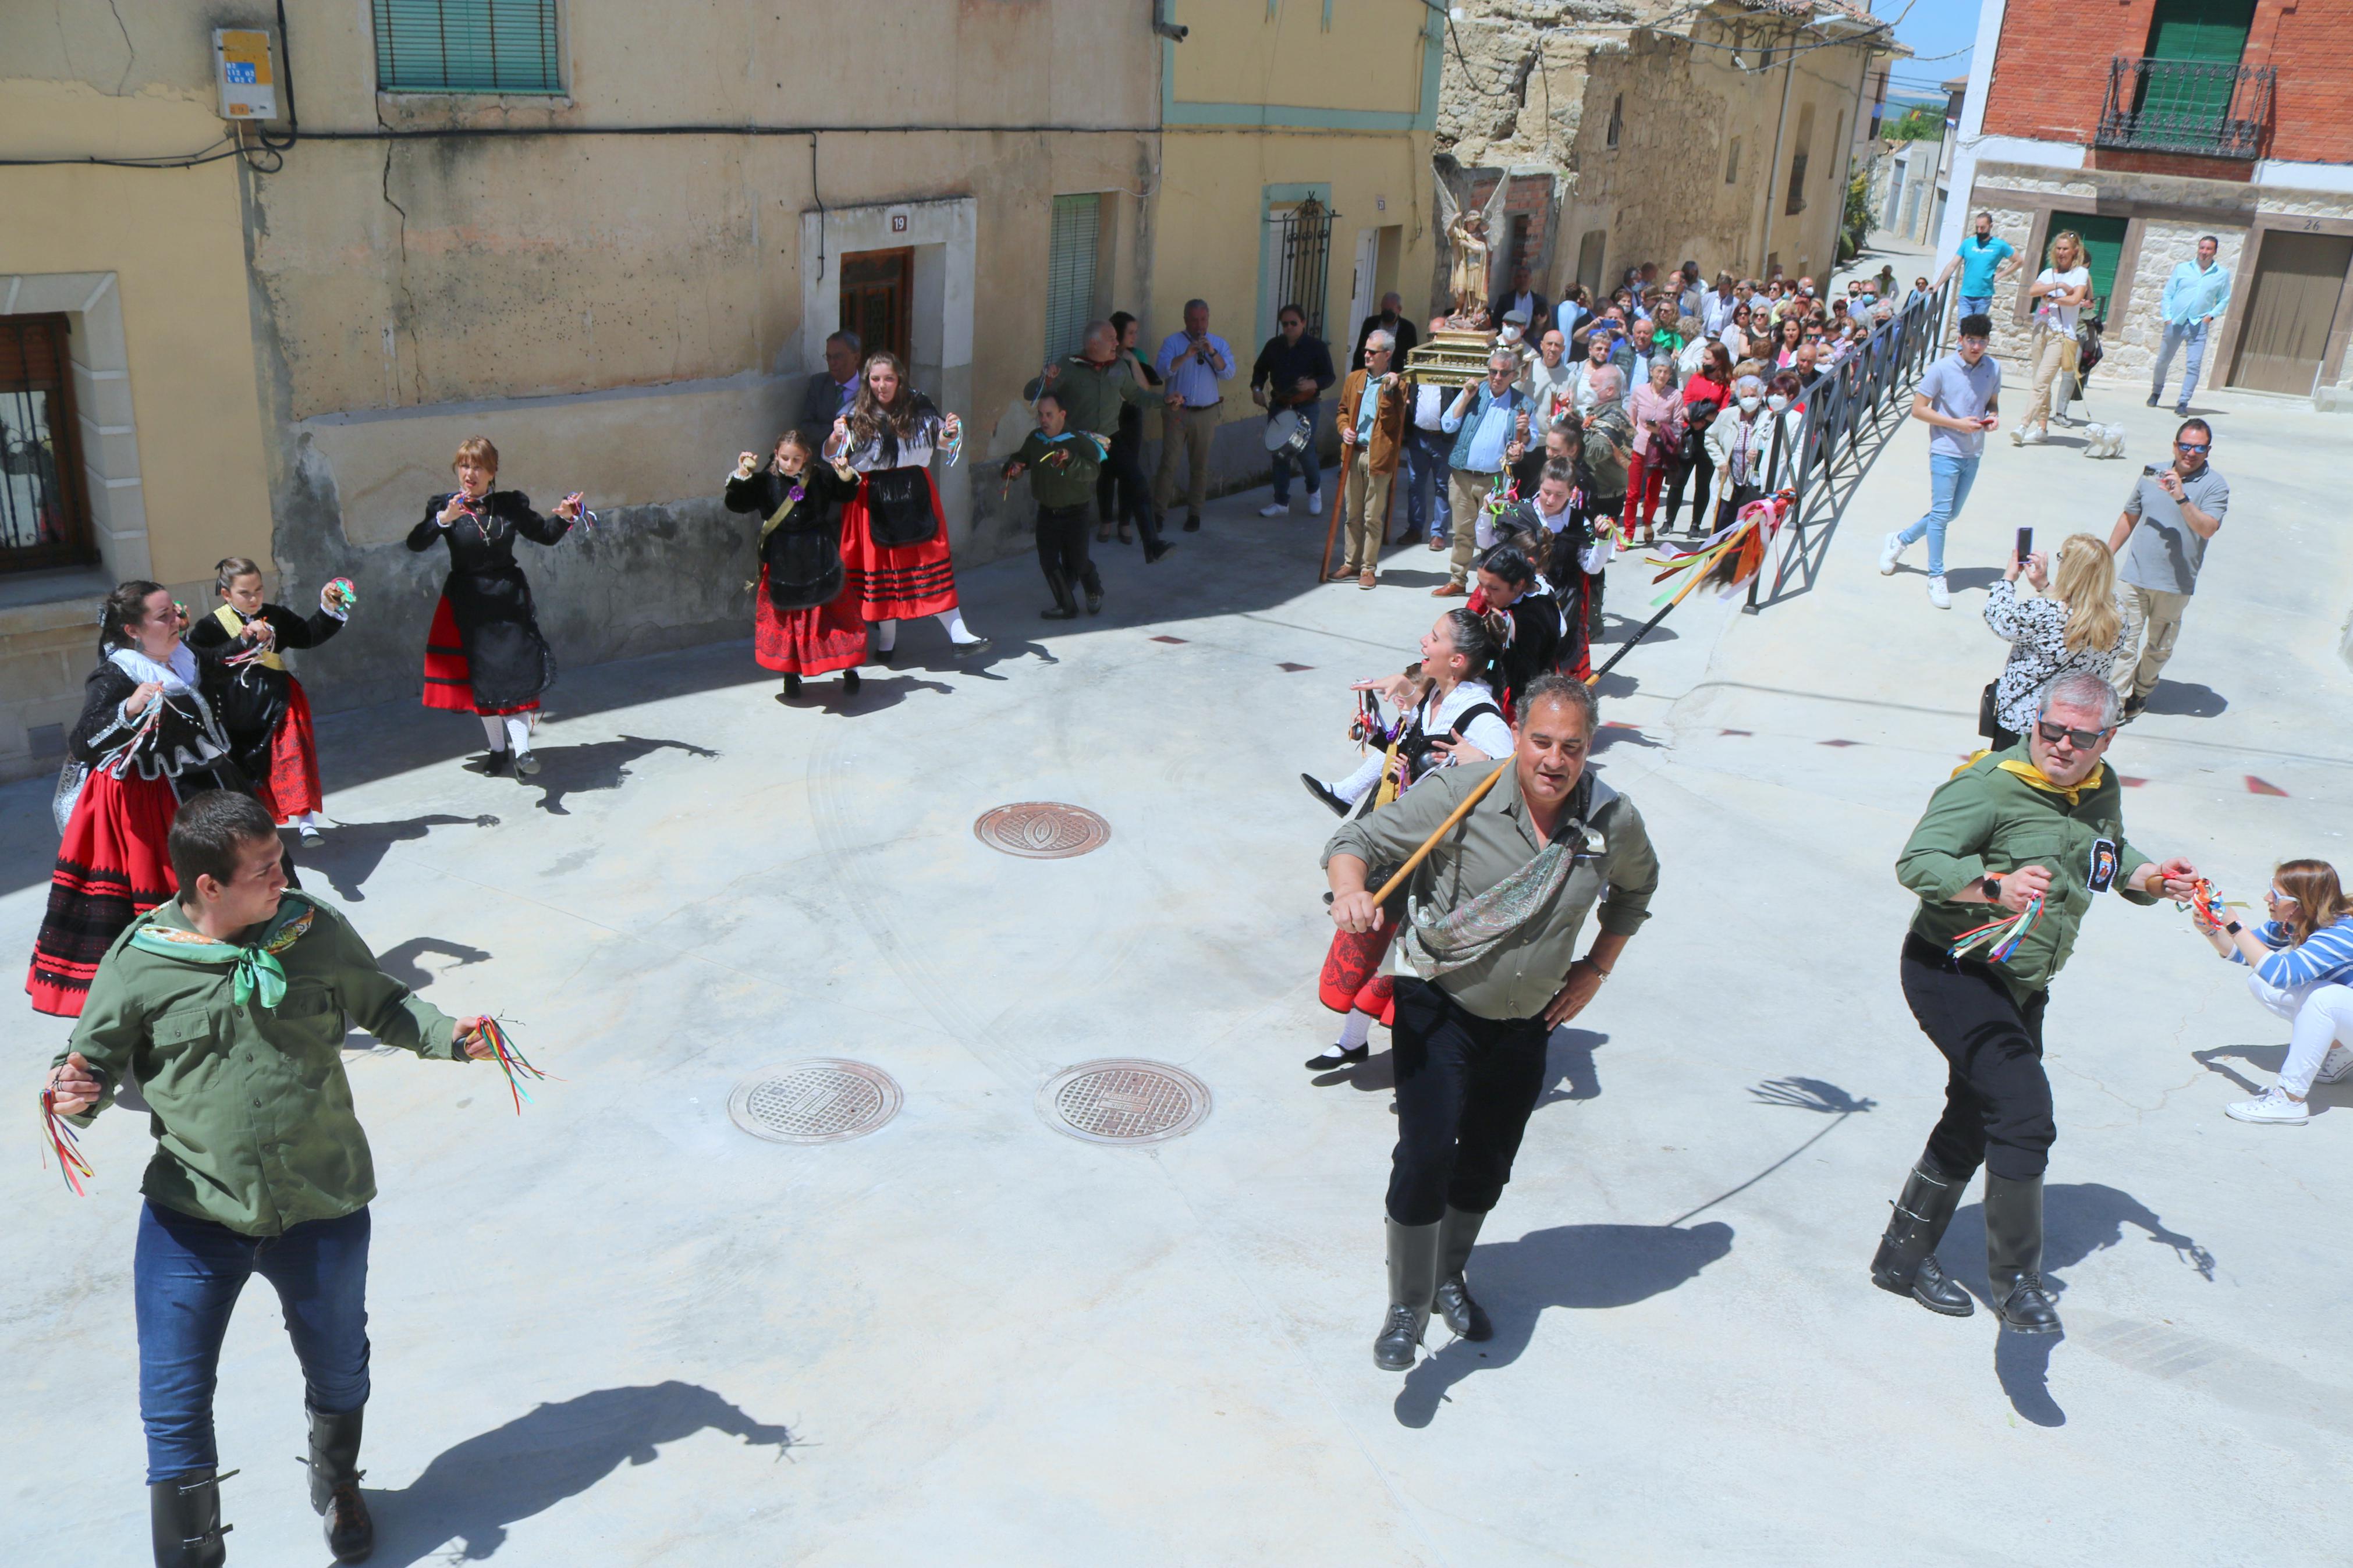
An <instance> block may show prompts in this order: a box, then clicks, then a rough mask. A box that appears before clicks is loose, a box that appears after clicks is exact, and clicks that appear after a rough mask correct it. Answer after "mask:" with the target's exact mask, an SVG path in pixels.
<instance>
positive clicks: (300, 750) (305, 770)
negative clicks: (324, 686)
mask: <svg viewBox="0 0 2353 1568" xmlns="http://www.w3.org/2000/svg"><path fill="white" fill-rule="evenodd" d="M252 782H253V796H254V798H255V799H256V800H259V802H261V805H262V809H264V810H265V811H267V812H269V819H270V820H271V821H272V822H275V823H278V824H279V825H280V826H284V825H285V824H286V823H289V822H291V821H293V820H294V819H295V818H296V817H298V816H301V815H302V814H303V813H305V812H310V811H316V810H318V809H319V805H320V801H321V799H322V796H321V795H320V793H319V744H318V742H317V740H316V739H314V738H313V737H312V735H311V700H310V698H308V697H306V696H304V695H303V693H302V683H301V681H299V680H297V679H294V678H293V677H292V676H288V677H287V678H286V711H285V712H284V713H282V714H280V716H279V719H278V728H277V729H275V730H273V731H270V732H269V776H268V777H267V778H258V779H255V780H253V781H252Z"/></svg>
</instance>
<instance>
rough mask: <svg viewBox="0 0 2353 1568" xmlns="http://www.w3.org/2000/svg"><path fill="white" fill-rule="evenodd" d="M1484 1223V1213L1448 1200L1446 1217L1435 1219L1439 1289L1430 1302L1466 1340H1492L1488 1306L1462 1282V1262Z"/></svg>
mask: <svg viewBox="0 0 2353 1568" xmlns="http://www.w3.org/2000/svg"><path fill="white" fill-rule="evenodd" d="M1486 1223H1487V1216H1486V1215H1483V1214H1472V1213H1470V1212H1469V1211H1467V1210H1464V1209H1459V1208H1456V1207H1455V1206H1454V1205H1451V1204H1449V1205H1447V1206H1446V1217H1445V1218H1444V1219H1442V1220H1440V1221H1439V1222H1438V1290H1437V1294H1436V1296H1435V1298H1434V1299H1433V1301H1432V1305H1434V1306H1435V1307H1436V1308H1437V1309H1438V1315H1439V1316H1440V1317H1441V1318H1443V1319H1445V1320H1446V1326H1447V1327H1448V1328H1450V1329H1451V1330H1453V1331H1455V1333H1456V1334H1458V1335H1460V1336H1461V1338H1463V1339H1466V1340H1492V1339H1493V1338H1494V1337H1495V1325H1494V1324H1493V1322H1491V1321H1489V1320H1488V1317H1487V1309H1486V1308H1484V1307H1482V1306H1481V1305H1479V1303H1478V1302H1476V1301H1474V1300H1472V1299H1471V1287H1470V1286H1469V1285H1467V1284H1466V1283H1464V1282H1463V1279H1462V1268H1463V1266H1464V1265H1465V1264H1467V1263H1469V1262H1470V1261H1471V1247H1472V1244H1473V1243H1475V1242H1476V1241H1477V1240H1478V1239H1479V1227H1480V1226H1482V1225H1484V1224H1486Z"/></svg>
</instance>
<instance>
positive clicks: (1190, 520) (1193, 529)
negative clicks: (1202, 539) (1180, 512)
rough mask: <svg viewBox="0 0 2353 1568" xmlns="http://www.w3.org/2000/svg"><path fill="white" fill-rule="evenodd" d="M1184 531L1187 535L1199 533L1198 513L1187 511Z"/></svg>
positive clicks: (1199, 519) (1199, 518) (1199, 517)
mask: <svg viewBox="0 0 2353 1568" xmlns="http://www.w3.org/2000/svg"><path fill="white" fill-rule="evenodd" d="M1185 531H1186V532H1187V533H1198V532H1200V531H1201V514H1200V513H1199V512H1198V511H1188V512H1187V513H1186V514H1185Z"/></svg>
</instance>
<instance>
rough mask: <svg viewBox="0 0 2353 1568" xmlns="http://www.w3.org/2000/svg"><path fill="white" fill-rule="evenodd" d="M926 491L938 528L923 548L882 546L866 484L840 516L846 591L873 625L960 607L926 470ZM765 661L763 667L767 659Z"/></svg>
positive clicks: (943, 522)
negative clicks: (869, 519) (870, 517)
mask: <svg viewBox="0 0 2353 1568" xmlns="http://www.w3.org/2000/svg"><path fill="white" fill-rule="evenodd" d="M923 489H925V490H926V491H927V492H929V494H930V496H931V498H932V520H933V521H934V523H935V524H936V526H935V527H934V529H933V530H932V536H931V537H930V538H929V539H926V540H925V541H923V542H922V543H921V544H901V545H896V546H890V545H881V544H877V543H875V542H874V538H873V535H872V534H871V532H870V531H868V529H867V526H866V481H865V480H864V479H862V478H861V479H860V480H859V481H858V493H857V495H855V496H853V497H851V498H850V501H849V505H848V506H846V507H844V508H843V509H842V512H841V566H842V573H843V576H844V578H845V582H844V584H843V590H842V591H843V592H844V593H846V594H847V595H849V597H850V598H851V600H852V601H853V602H855V603H856V605H858V613H859V615H860V617H861V618H863V619H866V620H870V621H912V620H914V619H916V618H917V617H919V616H936V615H938V614H939V613H940V612H941V611H942V610H953V609H955V605H956V591H955V566H954V565H953V564H952V563H950V561H949V559H948V523H947V517H946V515H945V514H944V513H943V512H942V511H941V510H940V488H939V486H937V485H935V484H934V483H933V482H932V476H931V474H930V472H929V471H928V470H927V471H925V473H924V475H923ZM761 662H763V663H765V662H766V661H765V659H764V660H762V661H761Z"/></svg>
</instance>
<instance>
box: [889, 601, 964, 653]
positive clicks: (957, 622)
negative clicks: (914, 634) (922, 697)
mask: <svg viewBox="0 0 2353 1568" xmlns="http://www.w3.org/2000/svg"><path fill="white" fill-rule="evenodd" d="M932 618H933V619H934V620H936V621H937V622H939V623H940V625H941V626H943V627H944V628H945V629H946V631H947V634H948V641H950V642H952V643H955V645H956V646H957V647H963V646H964V645H965V643H975V642H978V641H979V640H980V638H978V637H975V636H974V635H973V634H972V632H971V631H970V630H969V629H968V628H966V626H965V624H964V612H963V611H962V610H961V609H956V610H942V611H941V612H940V613H939V614H938V615H936V616H933V617H932ZM869 624H870V625H871V626H873V628H874V651H875V652H876V653H889V652H890V651H891V650H892V648H894V647H898V646H899V623H898V622H896V621H873V622H870V623H869Z"/></svg>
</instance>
